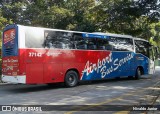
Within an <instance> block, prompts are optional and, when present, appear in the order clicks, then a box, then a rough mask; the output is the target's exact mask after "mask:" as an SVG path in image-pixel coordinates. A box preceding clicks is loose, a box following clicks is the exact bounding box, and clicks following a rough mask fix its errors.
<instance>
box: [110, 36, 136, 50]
mask: <svg viewBox="0 0 160 114" xmlns="http://www.w3.org/2000/svg"><path fill="white" fill-rule="evenodd" d="M109 44H110V45H112V46H113V51H133V50H134V46H133V40H132V39H130V38H118V37H111V38H110V39H109Z"/></svg>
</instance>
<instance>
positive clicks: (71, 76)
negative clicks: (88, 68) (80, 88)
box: [65, 70, 78, 87]
mask: <svg viewBox="0 0 160 114" xmlns="http://www.w3.org/2000/svg"><path fill="white" fill-rule="evenodd" d="M77 84H78V73H77V72H76V71H73V70H70V71H68V72H67V73H66V76H65V85H66V86H67V87H74V86H76V85H77Z"/></svg>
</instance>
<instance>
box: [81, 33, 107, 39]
mask: <svg viewBox="0 0 160 114" xmlns="http://www.w3.org/2000/svg"><path fill="white" fill-rule="evenodd" d="M82 37H84V38H87V37H89V38H103V39H108V38H110V36H105V35H97V34H86V33H83V34H82Z"/></svg>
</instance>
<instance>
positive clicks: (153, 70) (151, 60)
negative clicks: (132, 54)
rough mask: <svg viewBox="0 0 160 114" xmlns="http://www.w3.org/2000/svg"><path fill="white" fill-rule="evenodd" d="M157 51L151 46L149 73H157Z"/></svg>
mask: <svg viewBox="0 0 160 114" xmlns="http://www.w3.org/2000/svg"><path fill="white" fill-rule="evenodd" d="M154 61H155V51H154V46H150V47H149V74H154V73H155V64H154Z"/></svg>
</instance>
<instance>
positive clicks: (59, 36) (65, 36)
mask: <svg viewBox="0 0 160 114" xmlns="http://www.w3.org/2000/svg"><path fill="white" fill-rule="evenodd" d="M45 35H46V37H45V41H44V47H47V48H55V49H73V45H72V42H71V41H70V37H71V33H69V32H61V31H49V30H47V31H45Z"/></svg>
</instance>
